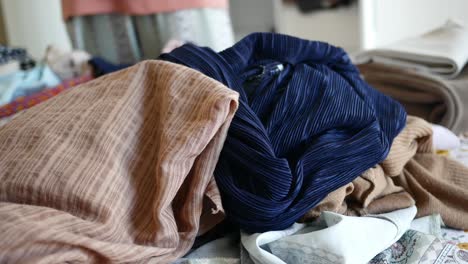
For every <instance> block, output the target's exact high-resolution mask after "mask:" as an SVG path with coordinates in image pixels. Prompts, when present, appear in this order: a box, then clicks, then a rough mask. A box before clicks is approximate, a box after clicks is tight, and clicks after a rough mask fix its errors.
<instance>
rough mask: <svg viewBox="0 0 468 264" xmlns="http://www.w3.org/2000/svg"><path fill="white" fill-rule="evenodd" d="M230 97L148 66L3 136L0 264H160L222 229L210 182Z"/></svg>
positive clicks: (230, 111)
mask: <svg viewBox="0 0 468 264" xmlns="http://www.w3.org/2000/svg"><path fill="white" fill-rule="evenodd" d="M237 100H238V94H237V93H236V92H234V91H232V90H230V89H228V88H226V87H225V86H223V85H222V84H220V83H219V82H217V81H215V80H213V79H210V78H208V77H206V76H204V75H202V74H201V73H199V72H196V71H194V70H192V69H189V68H187V67H184V66H180V65H176V64H172V63H169V62H162V61H146V62H142V63H140V64H137V65H136V66H133V67H131V68H128V69H127V70H124V71H120V72H117V73H114V74H110V75H106V76H104V77H102V78H99V79H96V80H94V81H92V82H88V83H86V84H84V85H81V86H80V87H77V88H75V89H71V90H68V91H65V92H64V93H62V94H60V95H58V96H56V97H54V98H52V99H50V100H48V101H47V102H45V103H43V104H40V105H38V106H36V107H33V108H31V109H28V110H26V111H25V112H24V113H22V114H21V115H19V116H18V117H16V118H14V119H13V120H12V121H11V122H10V123H8V124H7V125H5V126H3V127H1V128H0V234H1V235H0V263H63V262H68V263H108V262H112V263H115V262H119V263H120V262H131V263H167V262H171V261H173V260H175V259H176V258H178V257H181V256H182V255H184V254H185V253H186V252H187V251H188V250H189V249H190V247H191V245H192V244H193V242H194V239H195V238H196V236H197V234H202V233H204V232H206V231H207V230H209V229H210V228H212V227H213V226H214V225H215V224H217V223H218V222H220V221H221V220H222V219H223V216H224V215H223V209H222V207H221V200H220V197H219V193H218V189H217V186H216V183H215V181H214V178H213V170H214V168H215V165H216V162H217V159H218V156H219V153H220V151H221V148H222V145H223V142H224V139H225V137H226V133H227V130H228V127H229V124H230V122H231V119H232V117H233V115H234V112H235V111H236V109H237Z"/></svg>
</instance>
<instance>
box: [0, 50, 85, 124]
mask: <svg viewBox="0 0 468 264" xmlns="http://www.w3.org/2000/svg"><path fill="white" fill-rule="evenodd" d="M89 59H90V56H89V54H87V53H86V52H83V51H72V52H65V51H62V50H60V49H59V48H56V47H54V46H50V47H49V48H48V50H47V51H46V56H45V60H44V62H41V63H36V62H35V61H34V60H33V59H32V58H31V57H30V56H29V55H28V53H27V51H26V50H24V49H14V48H10V47H5V46H0V63H2V64H1V65H0V67H2V68H1V69H0V125H1V124H3V123H5V122H6V121H8V118H7V117H10V116H12V115H14V114H16V113H18V112H20V111H22V110H24V109H27V108H30V107H32V106H34V105H36V104H38V103H40V102H43V101H45V100H47V99H49V98H50V97H52V96H54V95H56V94H58V93H60V92H62V91H63V90H65V89H67V88H70V87H73V86H75V85H77V84H80V83H83V82H86V81H88V80H90V79H91V78H92V76H91V74H90V72H89V70H88V67H87V65H88V60H89ZM11 66H15V67H11ZM4 67H7V68H4Z"/></svg>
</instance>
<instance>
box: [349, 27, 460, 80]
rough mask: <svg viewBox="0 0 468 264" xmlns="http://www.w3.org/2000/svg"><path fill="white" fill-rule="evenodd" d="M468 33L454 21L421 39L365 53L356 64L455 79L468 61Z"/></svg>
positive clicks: (359, 55) (424, 35) (409, 40)
mask: <svg viewBox="0 0 468 264" xmlns="http://www.w3.org/2000/svg"><path fill="white" fill-rule="evenodd" d="M467 47H468V29H467V28H465V27H464V26H462V25H461V24H458V23H456V22H454V21H447V23H446V24H445V25H443V26H441V27H439V28H436V29H434V30H431V31H430V32H427V33H425V34H423V35H421V36H416V37H413V38H408V39H403V40H400V41H398V42H396V43H393V44H390V45H387V46H384V47H379V48H377V49H374V50H368V51H364V52H362V53H360V54H357V55H356V56H355V62H356V63H366V62H369V61H372V62H375V63H381V64H386V65H392V66H396V67H399V68H406V69H413V70H418V71H424V72H427V73H430V74H435V75H439V76H441V77H446V78H455V77H456V76H457V75H458V74H459V73H460V72H461V70H462V69H463V67H464V66H465V64H466V63H467V61H468V48H467Z"/></svg>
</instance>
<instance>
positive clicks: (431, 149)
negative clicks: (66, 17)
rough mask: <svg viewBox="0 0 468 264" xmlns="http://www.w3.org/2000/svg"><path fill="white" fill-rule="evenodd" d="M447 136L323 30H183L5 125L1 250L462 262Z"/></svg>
mask: <svg viewBox="0 0 468 264" xmlns="http://www.w3.org/2000/svg"><path fill="white" fill-rule="evenodd" d="M447 138H448V139H447ZM452 146H456V148H457V149H460V148H463V140H462V141H460V140H459V138H458V137H457V136H456V135H455V134H453V132H451V131H450V130H447V129H444V128H443V127H442V128H441V127H439V126H435V125H432V124H430V123H429V122H427V121H425V120H423V119H422V118H419V117H416V116H413V115H407V113H406V111H405V109H404V107H403V106H402V105H401V104H400V103H398V102H397V101H395V100H394V99H392V98H391V97H389V96H387V95H385V94H383V93H381V92H379V91H377V90H376V89H374V88H373V87H372V86H371V85H369V84H368V83H367V82H366V81H365V80H364V79H362V77H361V75H360V72H359V70H358V68H357V67H356V66H355V65H354V64H353V63H352V62H351V60H350V58H349V57H348V55H347V54H346V53H345V52H344V51H343V50H342V49H340V48H337V47H334V46H332V45H330V44H327V43H323V42H316V41H308V40H303V39H299V38H295V37H290V36H286V35H280V34H273V33H254V34H251V35H249V36H247V37H246V38H244V39H242V40H241V41H239V42H238V43H237V44H235V45H234V46H232V47H231V48H228V49H226V50H224V51H222V52H216V51H213V50H212V49H210V48H204V47H199V46H196V45H194V44H185V45H183V46H181V47H178V48H176V49H174V50H173V51H171V52H170V53H165V54H162V55H161V56H160V57H159V59H158V60H150V61H144V62H141V63H138V64H136V65H134V66H130V67H127V68H125V69H123V70H120V71H116V72H113V73H110V74H106V75H104V76H102V77H100V78H97V79H95V80H92V81H89V82H86V83H84V84H82V85H80V86H79V87H78V88H76V89H70V90H68V91H67V92H64V93H60V94H59V95H57V96H55V97H54V98H52V99H50V100H48V101H46V102H44V103H42V104H39V105H37V106H36V107H34V108H31V109H29V111H25V112H24V113H22V114H21V115H20V116H18V117H16V118H14V119H13V120H12V121H11V122H9V123H8V124H6V125H4V126H2V127H1V128H0V171H1V173H0V233H1V234H2V235H1V236H0V262H6V263H17V262H29V263H50V262H71V263H73V262H83V263H103V262H110V263H205V264H210V263H353V264H355V263H357V264H359V263H468V251H466V246H467V244H466V243H468V235H464V233H463V231H460V230H463V229H468V207H467V206H466V205H467V204H468V167H466V165H464V164H462V163H460V162H458V161H456V160H455V159H453V158H452V157H451V156H449V155H441V154H438V153H437V151H438V150H439V151H443V150H444V149H447V148H452ZM443 225H446V226H447V227H450V228H451V229H442V226H443ZM450 261H451V262H450Z"/></svg>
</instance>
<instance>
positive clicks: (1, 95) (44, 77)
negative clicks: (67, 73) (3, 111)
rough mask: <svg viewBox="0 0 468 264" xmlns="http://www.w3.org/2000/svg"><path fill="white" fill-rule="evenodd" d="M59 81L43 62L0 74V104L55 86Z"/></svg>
mask: <svg viewBox="0 0 468 264" xmlns="http://www.w3.org/2000/svg"><path fill="white" fill-rule="evenodd" d="M60 82H61V81H60V79H59V78H58V77H57V75H55V73H54V72H53V71H52V70H51V69H50V68H49V66H47V65H44V64H41V65H39V66H36V67H34V68H32V69H29V70H26V71H17V72H14V73H11V74H8V75H4V76H0V105H4V104H7V103H9V102H11V101H13V100H15V99H16V98H18V97H20V96H26V95H30V94H33V93H37V92H39V91H41V90H43V89H45V88H48V87H53V86H57V85H59V84H60Z"/></svg>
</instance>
